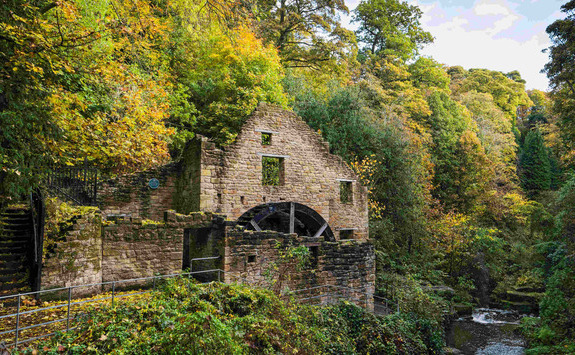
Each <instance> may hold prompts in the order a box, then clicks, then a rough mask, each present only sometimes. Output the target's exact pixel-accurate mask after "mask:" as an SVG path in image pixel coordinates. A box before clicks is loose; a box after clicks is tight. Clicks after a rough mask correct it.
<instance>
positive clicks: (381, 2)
mask: <svg viewBox="0 0 575 355" xmlns="http://www.w3.org/2000/svg"><path fill="white" fill-rule="evenodd" d="M421 15H422V12H421V10H420V9H419V8H418V7H417V6H414V5H409V4H408V3H407V2H405V1H401V0H362V1H361V2H360V3H359V5H358V6H357V8H356V9H355V11H354V22H357V23H359V28H358V29H357V36H358V39H359V41H360V42H361V43H362V44H363V50H364V52H366V53H371V54H375V55H378V56H382V57H384V56H389V55H394V56H397V57H400V58H402V59H403V60H407V59H409V58H413V56H414V55H416V54H417V52H418V50H419V48H420V47H421V46H422V45H424V44H427V43H431V42H433V37H432V36H431V34H430V33H429V32H426V31H424V30H423V29H422V28H421V23H420V22H419V20H420V18H421Z"/></svg>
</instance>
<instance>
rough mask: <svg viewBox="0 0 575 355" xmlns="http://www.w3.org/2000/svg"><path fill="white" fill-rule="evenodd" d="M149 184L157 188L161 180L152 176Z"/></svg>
mask: <svg viewBox="0 0 575 355" xmlns="http://www.w3.org/2000/svg"><path fill="white" fill-rule="evenodd" d="M148 186H149V187H150V189H154V190H155V189H157V188H158V186H160V181H159V180H158V179H156V178H152V179H150V181H148Z"/></svg>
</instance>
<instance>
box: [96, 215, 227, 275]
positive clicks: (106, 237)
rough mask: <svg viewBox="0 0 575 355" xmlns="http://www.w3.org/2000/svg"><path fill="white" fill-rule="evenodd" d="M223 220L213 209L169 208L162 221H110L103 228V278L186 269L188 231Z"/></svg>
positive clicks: (211, 225) (212, 226) (168, 272)
mask: <svg viewBox="0 0 575 355" xmlns="http://www.w3.org/2000/svg"><path fill="white" fill-rule="evenodd" d="M223 222H224V220H223V218H222V217H216V218H215V216H214V215H213V214H211V213H202V212H193V213H191V214H188V215H182V214H177V213H175V212H173V211H168V212H166V213H165V218H164V220H163V221H159V222H158V221H152V220H142V219H141V218H132V219H131V220H118V221H115V222H111V223H107V224H106V225H104V227H103V232H102V234H103V248H102V271H103V272H102V280H103V281H104V282H107V281H117V280H124V279H132V278H141V277H149V276H154V275H156V274H162V275H165V274H173V273H177V272H179V271H181V270H182V261H183V245H184V231H185V230H186V229H190V228H215V225H218V224H223Z"/></svg>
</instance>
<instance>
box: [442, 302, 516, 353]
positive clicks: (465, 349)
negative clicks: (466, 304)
mask: <svg viewBox="0 0 575 355" xmlns="http://www.w3.org/2000/svg"><path fill="white" fill-rule="evenodd" d="M522 316H523V315H520V314H519V313H517V312H514V311H504V310H500V309H490V308H478V309H475V310H474V311H473V314H472V316H470V317H464V318H459V319H457V320H455V321H454V322H453V323H452V324H451V326H450V329H448V331H447V345H448V346H449V347H451V348H456V349H458V350H460V351H461V352H462V353H463V354H470V355H472V354H475V355H520V354H524V353H525V341H524V340H523V339H522V338H521V336H520V334H519V332H518V330H517V328H518V327H519V321H520V319H521V317H522Z"/></svg>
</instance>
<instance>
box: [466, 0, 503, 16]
mask: <svg viewBox="0 0 575 355" xmlns="http://www.w3.org/2000/svg"><path fill="white" fill-rule="evenodd" d="M503 3H505V2H504V1H503ZM473 13H475V14H476V15H477V16H493V15H510V14H511V10H510V9H509V8H508V7H507V6H505V5H503V4H501V2H493V1H486V0H482V1H480V2H478V3H477V4H476V5H475V6H474V7H473Z"/></svg>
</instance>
